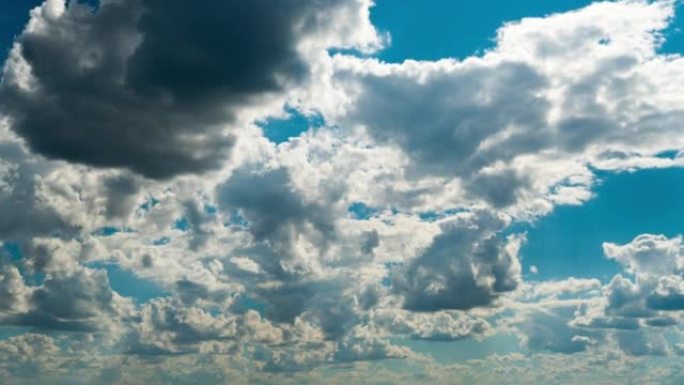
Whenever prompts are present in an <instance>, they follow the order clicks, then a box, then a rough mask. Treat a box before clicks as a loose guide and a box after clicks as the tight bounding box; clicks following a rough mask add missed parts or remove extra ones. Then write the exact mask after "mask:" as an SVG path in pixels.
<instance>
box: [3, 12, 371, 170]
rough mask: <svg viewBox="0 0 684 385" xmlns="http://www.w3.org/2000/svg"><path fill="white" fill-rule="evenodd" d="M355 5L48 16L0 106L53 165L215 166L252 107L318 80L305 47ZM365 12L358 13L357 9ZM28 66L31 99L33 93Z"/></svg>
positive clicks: (30, 37) (26, 45) (39, 20)
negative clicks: (237, 121)
mask: <svg viewBox="0 0 684 385" xmlns="http://www.w3.org/2000/svg"><path fill="white" fill-rule="evenodd" d="M350 4H352V5H354V3H353V2H350V1H347V0H323V1H317V0H283V1H278V2H272V1H268V0H255V1H248V2H245V1H240V0H230V1H225V0H207V1H203V2H202V4H201V5H200V6H198V5H197V4H195V3H191V2H187V1H184V0H171V1H159V0H109V1H103V2H102V4H100V6H99V8H98V9H97V10H92V9H90V8H89V7H87V6H84V5H81V4H78V3H77V2H70V4H69V5H68V7H67V9H66V11H65V12H64V13H63V14H61V15H55V14H54V12H50V11H48V10H46V9H45V8H47V7H45V8H44V9H43V11H42V12H40V13H38V14H37V16H35V17H34V18H33V22H34V23H36V24H38V25H40V26H39V27H37V28H29V29H27V30H26V31H25V32H24V33H23V34H22V35H21V36H19V37H18V39H17V43H18V44H19V50H18V51H17V52H16V53H15V57H14V58H13V59H10V60H9V61H8V62H7V67H8V69H7V74H6V75H5V77H4V80H3V83H2V86H1V87H0V100H2V103H0V107H1V108H2V111H3V112H4V113H5V114H7V115H8V116H9V117H10V118H11V124H12V128H13V129H14V131H15V132H17V133H18V134H19V135H21V136H22V137H23V138H24V139H26V141H27V142H28V144H29V145H30V147H31V148H32V149H33V150H34V151H36V152H38V153H40V154H43V155H45V156H47V157H50V158H58V159H65V160H68V161H72V162H79V163H85V164H88V165H92V166H98V167H125V168H129V169H131V170H134V171H136V172H138V173H141V174H143V175H145V176H148V177H152V178H167V177H172V176H174V175H177V174H182V173H191V172H201V171H204V170H208V169H212V168H216V167H218V166H219V164H220V162H221V160H223V159H225V158H226V156H227V155H228V154H229V152H230V148H231V146H232V145H233V142H234V139H233V138H232V137H231V136H230V135H229V134H226V131H225V129H224V126H225V125H226V124H230V123H231V122H233V120H234V118H235V113H236V112H237V111H238V110H239V109H240V108H242V107H245V106H248V105H251V104H253V103H256V102H258V99H259V98H261V97H264V96H267V95H272V94H274V93H278V92H281V91H283V90H284V89H287V88H288V87H290V86H292V85H296V84H300V83H301V82H302V81H304V80H306V79H307V78H308V75H309V69H308V65H307V63H306V61H305V60H304V58H303V57H302V55H301V54H300V53H299V52H298V50H297V48H298V44H299V43H300V42H301V40H302V39H303V38H305V37H307V36H313V35H315V34H316V33H320V32H323V31H324V29H325V28H332V26H333V24H334V22H335V20H334V18H333V15H332V13H333V12H334V11H335V10H337V9H339V8H340V7H342V6H348V5H350ZM356 6H357V7H358V6H359V5H356ZM21 60H23V61H25V63H26V64H27V65H28V66H30V69H31V74H32V80H31V81H30V83H31V84H32V87H31V89H27V88H25V87H22V84H25V83H22V80H21V79H19V78H21V75H18V72H21V69H20V68H19V67H21V65H20V64H17V63H18V62H20V61H21Z"/></svg>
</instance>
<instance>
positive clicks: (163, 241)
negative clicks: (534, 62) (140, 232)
mask: <svg viewBox="0 0 684 385" xmlns="http://www.w3.org/2000/svg"><path fill="white" fill-rule="evenodd" d="M169 243H171V238H169V237H161V238H158V239H155V240H154V241H152V245H154V246H164V245H168V244H169Z"/></svg>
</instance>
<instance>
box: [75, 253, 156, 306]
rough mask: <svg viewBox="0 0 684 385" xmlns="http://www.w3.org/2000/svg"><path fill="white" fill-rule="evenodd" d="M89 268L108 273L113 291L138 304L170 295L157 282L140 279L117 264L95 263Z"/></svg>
mask: <svg viewBox="0 0 684 385" xmlns="http://www.w3.org/2000/svg"><path fill="white" fill-rule="evenodd" d="M88 266H89V267H92V268H95V269H104V270H105V271H107V277H108V278H109V284H110V285H111V287H112V290H114V291H115V292H117V293H119V294H120V295H122V296H124V297H130V298H132V299H133V300H134V301H135V302H136V303H138V304H141V303H145V302H147V301H149V300H151V299H154V298H159V297H164V296H167V295H169V293H168V292H167V291H166V290H164V289H163V288H162V287H160V286H159V285H157V284H156V283H155V282H153V281H151V280H148V279H144V278H141V277H138V276H137V275H135V274H134V273H132V272H131V271H128V270H125V269H122V268H121V267H119V266H118V265H117V264H114V263H107V262H95V263H91V264H89V265H88Z"/></svg>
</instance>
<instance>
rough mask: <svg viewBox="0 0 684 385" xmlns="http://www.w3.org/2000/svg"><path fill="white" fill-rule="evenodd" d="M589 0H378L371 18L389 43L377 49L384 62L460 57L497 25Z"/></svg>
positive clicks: (490, 39)
mask: <svg viewBox="0 0 684 385" xmlns="http://www.w3.org/2000/svg"><path fill="white" fill-rule="evenodd" d="M591 3H592V1H590V0H525V1H510V0H479V1H454V0H431V1H429V2H426V1H424V0H401V1H398V0H377V1H376V6H375V7H374V8H372V9H371V20H372V22H373V24H374V25H375V26H376V27H377V28H378V29H379V30H380V31H383V32H385V31H388V32H389V33H390V34H391V36H392V39H391V45H390V46H389V47H387V48H386V49H384V50H382V51H380V52H379V53H377V57H378V58H380V59H382V60H384V61H388V62H401V61H404V60H405V59H415V60H438V59H443V58H449V57H454V58H459V59H463V58H465V57H467V56H471V55H474V54H478V53H482V52H484V51H485V50H487V49H490V48H492V47H493V46H494V44H495V41H494V38H495V37H496V30H497V29H498V28H499V27H501V26H502V25H503V24H504V23H506V22H510V21H516V20H519V19H521V18H524V17H534V16H545V15H548V14H552V13H558V12H565V11H569V10H573V9H579V8H582V7H584V6H586V5H589V4H591Z"/></svg>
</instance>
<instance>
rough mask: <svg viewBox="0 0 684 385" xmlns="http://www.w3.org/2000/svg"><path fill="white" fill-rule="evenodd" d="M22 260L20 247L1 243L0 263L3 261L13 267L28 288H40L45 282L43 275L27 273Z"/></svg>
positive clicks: (13, 243) (11, 243)
mask: <svg viewBox="0 0 684 385" xmlns="http://www.w3.org/2000/svg"><path fill="white" fill-rule="evenodd" d="M23 258H24V256H23V254H22V252H21V247H20V246H19V244H18V243H15V242H3V243H2V248H0V262H2V260H3V259H4V260H5V261H6V262H9V263H11V264H12V265H14V266H15V267H16V268H17V269H18V270H19V273H20V274H21V277H22V279H23V280H24V283H25V284H26V285H29V286H40V285H42V284H43V282H45V274H44V273H36V272H33V273H31V272H29V271H28V270H27V269H26V265H25V264H24V263H22V259H23Z"/></svg>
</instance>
